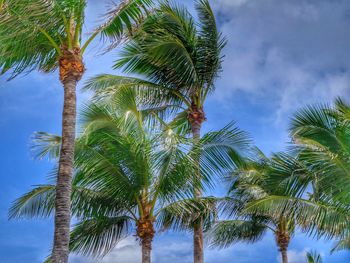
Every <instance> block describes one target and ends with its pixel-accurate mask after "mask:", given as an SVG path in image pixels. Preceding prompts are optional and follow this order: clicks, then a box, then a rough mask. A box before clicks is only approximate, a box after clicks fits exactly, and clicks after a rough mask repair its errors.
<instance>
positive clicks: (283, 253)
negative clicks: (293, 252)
mask: <svg viewBox="0 0 350 263" xmlns="http://www.w3.org/2000/svg"><path fill="white" fill-rule="evenodd" d="M281 256H282V263H288V255H287V249H284V250H281Z"/></svg>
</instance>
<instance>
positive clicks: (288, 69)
mask: <svg viewBox="0 0 350 263" xmlns="http://www.w3.org/2000/svg"><path fill="white" fill-rule="evenodd" d="M217 2H219V3H220V5H214V7H215V10H216V12H217V13H218V14H219V15H218V16H217V17H218V20H219V21H220V27H221V30H222V32H223V34H224V35H226V36H227V39H228V46H227V47H226V49H225V55H226V57H225V60H224V64H223V73H222V77H221V78H220V79H219V80H218V82H217V87H218V88H217V92H216V93H215V95H214V97H215V99H216V100H219V101H220V102H221V103H223V104H230V101H231V98H232V97H233V96H234V95H235V94H237V92H238V91H243V92H245V93H247V94H249V95H250V96H251V97H252V98H253V99H254V98H255V99H256V100H257V101H258V102H259V103H261V104H268V105H269V106H272V108H273V109H274V110H273V111H271V114H270V117H269V120H268V121H269V122H270V123H271V124H273V125H278V126H279V127H281V125H282V126H283V125H284V126H283V127H285V125H286V123H287V122H288V117H289V115H290V114H291V113H292V112H293V111H294V110H296V109H297V108H299V107H301V106H303V105H305V104H309V103H314V102H325V101H326V102H330V101H331V100H332V99H333V98H334V97H336V96H347V97H349V94H350V92H349V91H350V78H349V76H350V75H349V74H350V55H349V52H348V46H349V45H350V38H349V37H348V34H347V33H346V31H347V28H348V25H349V23H350V19H349V15H348V13H347V10H349V9H350V2H348V1H337V2H329V1H319V2H318V3H317V4H315V3H313V2H310V1H305V0H296V1H279V0H266V1H243V2H245V3H246V4H244V5H243V4H241V5H239V8H236V7H234V6H233V5H232V6H230V5H231V4H230V3H232V2H231V1H224V0H221V1H220V0H218V1H217ZM239 2H240V1H239ZM243 2H242V3H243ZM214 3H215V1H214ZM230 7H231V8H230ZM329 10H332V12H329Z"/></svg>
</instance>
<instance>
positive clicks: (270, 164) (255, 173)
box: [208, 152, 307, 263]
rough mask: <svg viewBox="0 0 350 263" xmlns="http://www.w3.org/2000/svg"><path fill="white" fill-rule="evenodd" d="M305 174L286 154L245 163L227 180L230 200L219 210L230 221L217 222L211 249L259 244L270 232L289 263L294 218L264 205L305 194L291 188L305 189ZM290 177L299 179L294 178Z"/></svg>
mask: <svg viewBox="0 0 350 263" xmlns="http://www.w3.org/2000/svg"><path fill="white" fill-rule="evenodd" d="M305 174H307V172H306V171H305V167H303V165H302V164H301V163H300V162H299V160H297V159H295V158H293V157H292V156H290V155H288V154H285V153H279V154H275V155H274V156H273V157H272V158H271V159H269V158H267V157H265V156H264V155H263V153H261V152H258V158H257V160H247V161H246V162H245V163H242V164H241V167H239V168H238V169H237V170H236V171H235V172H234V174H233V176H231V177H229V178H228V179H229V182H230V188H229V191H228V196H227V197H226V198H224V199H223V200H222V201H221V204H220V206H219V207H220V210H222V211H223V215H224V216H225V217H228V219H226V220H222V221H219V222H217V223H216V224H215V225H214V226H213V228H212V229H211V230H210V232H209V235H208V238H209V240H210V242H211V245H212V246H215V247H228V246H230V245H232V244H234V243H236V242H239V241H244V242H256V241H258V240H260V239H261V238H262V237H263V236H264V234H265V233H266V232H267V231H271V232H272V233H273V234H274V236H275V240H276V245H277V246H278V248H279V251H280V252H281V258H282V262H283V263H287V262H288V253H287V252H288V246H289V243H290V240H291V238H292V236H293V234H294V231H295V227H296V221H295V218H294V215H293V214H292V213H290V212H288V213H287V212H284V211H280V212H279V213H276V212H275V211H274V207H273V206H271V207H268V208H266V207H265V206H264V204H265V202H266V200H271V199H276V198H280V197H282V198H284V197H286V196H299V195H302V194H304V192H303V191H298V192H294V191H293V190H294V189H291V188H290V186H291V185H299V186H301V185H303V181H304V177H305V176H304V175H305ZM291 175H295V176H297V175H298V176H299V177H297V178H294V177H293V178H291ZM298 190H300V188H298ZM261 202H262V203H261Z"/></svg>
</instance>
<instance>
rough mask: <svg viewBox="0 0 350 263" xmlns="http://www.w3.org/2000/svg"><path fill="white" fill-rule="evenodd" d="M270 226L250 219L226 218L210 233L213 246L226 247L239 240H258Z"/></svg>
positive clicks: (209, 237)
mask: <svg viewBox="0 0 350 263" xmlns="http://www.w3.org/2000/svg"><path fill="white" fill-rule="evenodd" d="M267 229H268V227H267V226H266V225H265V224H264V223H263V222H259V221H258V220H256V221H248V220H226V221H219V222H217V223H216V224H215V225H214V226H213V228H212V229H211V230H210V231H209V233H208V240H209V243H210V245H211V246H212V247H220V248H226V247H229V246H231V245H232V244H234V243H237V242H242V241H243V242H248V243H250V242H252V243H253V242H256V241H258V240H260V239H261V238H262V237H263V236H264V234H265V232H266V230H267Z"/></svg>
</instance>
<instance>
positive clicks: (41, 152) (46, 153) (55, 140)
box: [31, 132, 61, 160]
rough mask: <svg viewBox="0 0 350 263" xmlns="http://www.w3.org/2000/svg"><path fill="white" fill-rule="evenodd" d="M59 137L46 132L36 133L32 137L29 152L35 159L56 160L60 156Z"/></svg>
mask: <svg viewBox="0 0 350 263" xmlns="http://www.w3.org/2000/svg"><path fill="white" fill-rule="evenodd" d="M60 148H61V136H58V135H55V134H50V133H46V132H36V133H34V135H33V137H32V146H31V150H32V152H33V153H34V157H35V158H37V159H40V160H41V159H44V158H45V157H47V158H48V159H49V160H57V159H58V157H59V154H60Z"/></svg>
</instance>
